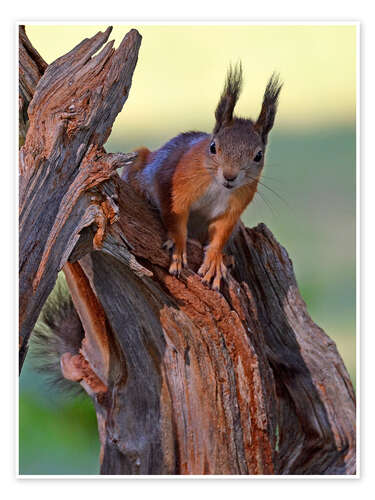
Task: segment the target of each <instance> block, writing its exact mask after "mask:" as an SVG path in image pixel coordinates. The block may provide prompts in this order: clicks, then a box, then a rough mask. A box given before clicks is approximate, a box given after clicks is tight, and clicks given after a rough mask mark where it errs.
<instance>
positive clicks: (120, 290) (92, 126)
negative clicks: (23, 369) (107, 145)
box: [20, 30, 355, 474]
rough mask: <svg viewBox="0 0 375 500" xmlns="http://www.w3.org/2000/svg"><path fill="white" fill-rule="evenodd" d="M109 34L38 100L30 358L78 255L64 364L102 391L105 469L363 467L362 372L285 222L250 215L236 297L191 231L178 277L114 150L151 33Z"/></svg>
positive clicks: (26, 185)
mask: <svg viewBox="0 0 375 500" xmlns="http://www.w3.org/2000/svg"><path fill="white" fill-rule="evenodd" d="M108 34H109V33H108V30H107V32H106V33H105V34H103V33H99V34H98V35H96V36H95V37H93V38H92V39H90V40H85V41H84V42H82V43H81V44H80V45H78V46H77V47H76V48H75V49H73V51H71V52H70V53H69V54H67V55H66V56H63V57H62V58H60V59H58V60H57V61H56V62H55V63H53V65H54V67H53V65H51V66H50V67H48V68H47V70H46V71H45V74H44V76H43V77H42V79H41V80H40V82H39V84H38V86H37V90H36V94H35V96H34V99H33V101H32V103H31V105H30V107H29V114H30V127H29V130H28V133H27V138H26V142H25V145H24V147H23V149H22V150H21V182H20V186H21V195H20V201H21V218H20V223H21V233H20V262H21V267H20V269H21V273H20V318H21V320H20V326H21V332H22V333H21V334H22V335H23V344H22V345H23V347H22V349H21V360H23V359H24V355H25V353H26V346H27V339H28V336H29V333H30V330H31V329H32V326H33V325H34V323H35V320H36V317H37V314H38V312H39V311H40V308H41V306H42V304H43V303H44V301H45V299H46V297H47V295H48V293H49V291H50V290H51V288H52V285H53V283H54V281H55V278H56V275H57V272H58V270H59V269H60V268H61V267H62V266H63V265H64V264H65V263H66V262H67V260H69V263H68V264H67V265H66V267H65V273H66V276H67V282H68V285H69V288H70V291H71V295H72V298H73V301H74V304H75V307H76V310H77V312H78V314H79V317H80V319H81V322H82V325H83V327H84V331H85V338H84V340H83V342H82V346H81V348H80V350H79V352H77V353H76V355H72V353H70V354H69V355H68V356H66V355H65V356H62V358H61V362H62V370H63V373H64V375H65V376H66V377H67V378H68V379H70V380H76V381H79V382H81V384H82V386H83V387H84V388H85V390H86V391H87V392H88V394H89V395H90V397H91V398H92V399H93V402H94V405H95V409H96V412H97V416H98V426H99V434H100V439H101V444H102V447H101V473H102V474H353V473H354V471H355V401H354V393H353V388H352V385H351V383H350V379H349V376H348V374H347V372H346V369H345V367H344V364H343V362H342V360H341V357H340V356H339V354H338V352H337V349H336V347H335V345H334V343H333V342H332V341H331V340H330V339H329V338H328V337H327V336H326V334H325V333H324V332H323V331H322V330H321V329H320V328H319V327H317V326H316V325H315V324H314V323H313V322H312V320H311V318H310V317H309V315H308V313H307V311H306V306H305V304H304V302H303V300H302V298H301V296H300V294H299V291H298V287H297V284H296V280H295V277H294V273H293V268H292V264H291V261H290V260H289V257H288V255H287V252H286V251H285V249H283V248H282V247H281V246H280V245H279V244H278V243H277V242H276V240H275V239H274V237H273V236H272V234H271V233H270V231H269V230H268V229H267V228H266V227H265V226H264V225H259V226H258V227H256V228H253V229H246V228H245V227H244V226H243V225H240V227H239V229H238V232H237V234H236V235H235V237H234V238H233V241H232V243H231V247H230V251H231V253H232V254H233V256H234V259H235V262H236V267H235V269H234V270H233V271H232V272H231V276H230V278H229V282H228V284H227V285H225V286H224V288H223V290H222V293H218V292H215V291H213V290H210V289H209V288H207V287H206V286H204V285H203V284H202V281H201V279H200V278H199V276H198V275H197V274H196V271H197V269H198V266H199V265H200V263H201V260H202V255H203V250H202V247H201V245H200V244H199V243H197V242H194V241H189V242H188V260H189V269H187V270H184V271H183V273H182V275H181V276H180V278H176V277H173V276H171V275H169V273H168V266H169V255H168V254H167V253H166V252H165V251H164V250H163V248H162V244H163V242H164V240H165V238H166V235H165V231H164V228H163V227H162V224H161V221H160V217H159V215H158V213H157V211H155V210H153V209H151V207H150V206H149V204H148V203H147V202H145V201H144V200H142V199H140V198H139V197H138V196H137V195H136V194H135V193H134V192H133V191H132V190H131V189H130V187H129V186H128V185H126V184H125V183H124V182H123V181H121V180H120V178H119V177H118V175H117V174H116V173H115V170H116V168H117V167H119V166H124V165H125V168H126V164H127V162H129V161H130V160H131V159H132V158H133V156H131V155H122V154H118V155H107V154H105V152H104V151H103V149H102V145H103V143H104V141H105V139H106V138H107V137H108V134H109V131H110V126H111V125H112V123H113V119H114V117H115V115H116V113H117V112H118V110H119V109H120V108H121V106H122V105H123V102H124V95H123V93H122V92H121V91H120V90H121V89H122V90H123V89H124V85H125V87H126V89H125V94H127V92H128V90H129V86H130V81H131V75H132V72H133V70H134V66H135V62H136V57H137V52H138V48H139V41H140V37H139V35H138V34H137V33H136V32H134V31H132V32H130V34H128V35H127V37H125V39H124V41H123V43H122V44H121V46H120V47H119V49H118V50H117V51H113V49H112V48H111V45H110V44H108V45H106V47H105V48H104V49H103V50H102V51H101V52H100V53H99V54H98V55H97V56H94V57H92V56H93V54H94V52H96V50H98V48H100V47H101V46H102V45H103V43H105V41H106V40H107V38H108ZM116 54H117V56H116ZM118 54H120V55H118ZM126 55H128V59H126ZM116 57H117V59H116ZM52 67H53V68H52ZM51 68H52V69H51ZM99 95H100V97H99ZM71 102H73V104H71ZM71 106H74V109H70V107H71ZM61 124H62V125H61ZM46 206H48V210H45V207H46Z"/></svg>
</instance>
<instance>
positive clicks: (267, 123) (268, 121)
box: [254, 73, 283, 144]
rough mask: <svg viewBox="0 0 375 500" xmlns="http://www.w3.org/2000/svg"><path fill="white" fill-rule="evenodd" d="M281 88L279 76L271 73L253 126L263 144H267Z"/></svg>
mask: <svg viewBox="0 0 375 500" xmlns="http://www.w3.org/2000/svg"><path fill="white" fill-rule="evenodd" d="M282 86H283V84H282V83H281V82H280V78H279V75H277V74H276V73H273V74H272V76H271V78H270V79H269V82H268V84H267V87H266V90H265V92H264V97H263V104H262V109H261V111H260V114H259V117H258V119H257V121H256V123H255V125H254V126H255V128H256V130H258V132H259V133H260V135H261V136H262V139H263V142H264V143H265V144H266V142H267V137H268V133H269V131H270V130H271V128H272V127H273V123H274V121H275V116H276V111H277V105H278V100H279V94H280V90H281V88H282Z"/></svg>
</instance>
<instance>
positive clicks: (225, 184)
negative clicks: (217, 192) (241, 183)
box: [223, 182, 234, 189]
mask: <svg viewBox="0 0 375 500" xmlns="http://www.w3.org/2000/svg"><path fill="white" fill-rule="evenodd" d="M223 186H224V187H225V188H227V189H233V188H234V184H230V183H229V182H224V184H223Z"/></svg>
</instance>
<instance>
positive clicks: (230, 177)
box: [224, 174, 237, 182]
mask: <svg viewBox="0 0 375 500" xmlns="http://www.w3.org/2000/svg"><path fill="white" fill-rule="evenodd" d="M224 179H225V180H226V181H229V182H233V181H235V180H236V179H237V174H235V175H233V174H232V175H228V174H224Z"/></svg>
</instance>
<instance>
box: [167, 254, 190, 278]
mask: <svg viewBox="0 0 375 500" xmlns="http://www.w3.org/2000/svg"><path fill="white" fill-rule="evenodd" d="M184 267H187V257H186V252H184V251H182V252H177V251H176V250H175V251H174V252H173V255H172V262H171V265H170V266H169V274H172V275H173V276H180V274H181V271H182V269H183V268H184Z"/></svg>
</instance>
